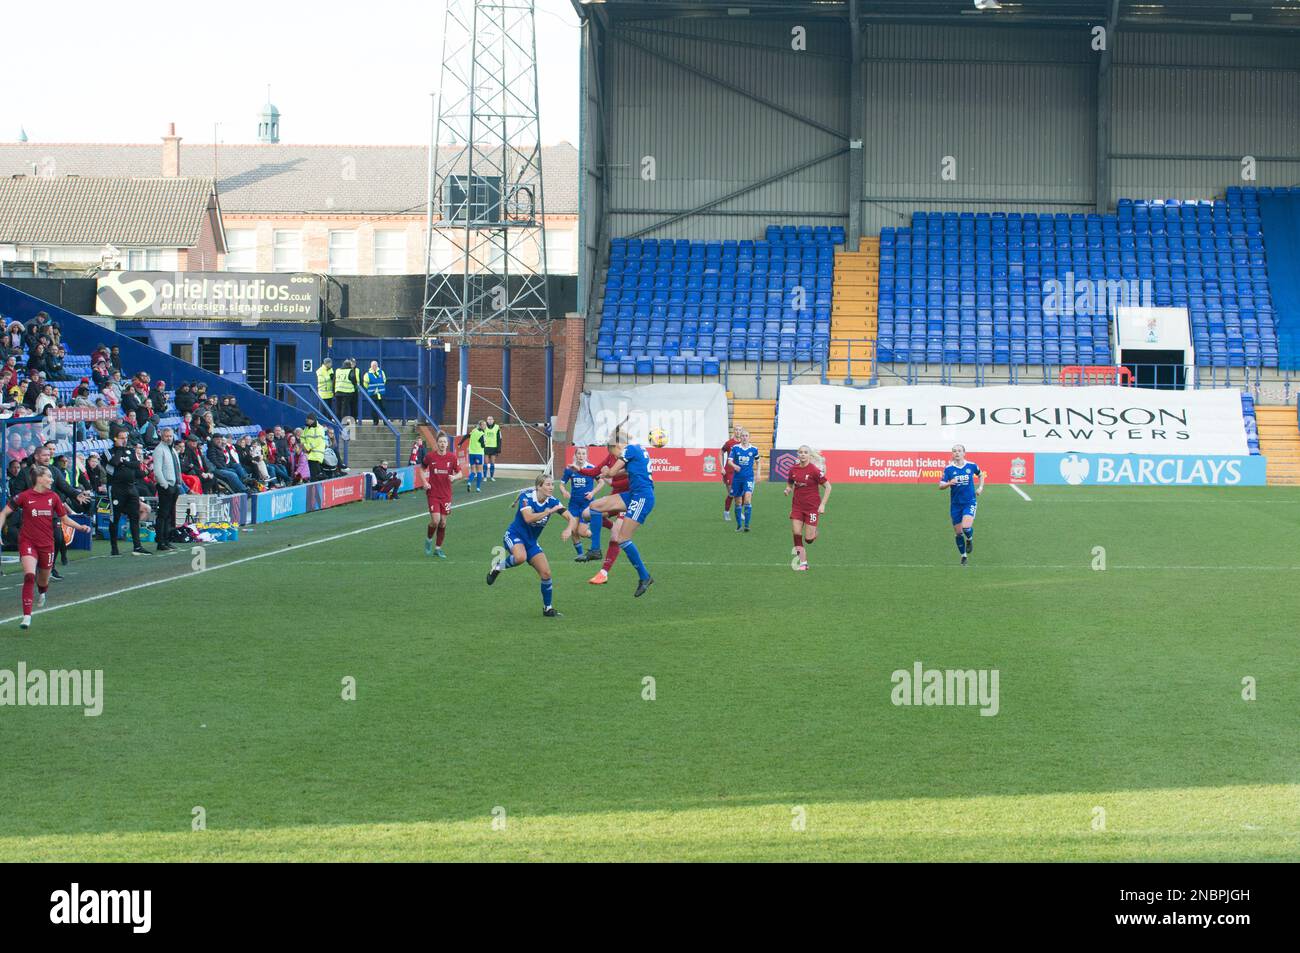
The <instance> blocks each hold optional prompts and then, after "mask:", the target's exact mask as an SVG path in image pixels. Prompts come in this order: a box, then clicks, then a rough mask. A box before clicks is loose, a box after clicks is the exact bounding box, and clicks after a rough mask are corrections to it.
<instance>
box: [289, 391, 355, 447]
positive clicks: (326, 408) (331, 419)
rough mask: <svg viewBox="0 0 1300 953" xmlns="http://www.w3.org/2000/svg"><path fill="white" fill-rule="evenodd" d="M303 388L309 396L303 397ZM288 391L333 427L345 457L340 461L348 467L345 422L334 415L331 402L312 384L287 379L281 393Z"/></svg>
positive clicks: (336, 441)
mask: <svg viewBox="0 0 1300 953" xmlns="http://www.w3.org/2000/svg"><path fill="white" fill-rule="evenodd" d="M302 388H306V390H307V398H304V397H303V394H302V393H301V389H302ZM286 391H288V392H289V393H290V394H292V395H293V396H294V397H296V398H298V399H299V400H301V401H302V402H303V403H304V404H306V405H307V407H308V408H310V410H311V412H312V413H314V414H317V416H318V417H320V418H322V419H323V420H324V421H325V422H326V423H327V424H328V425H329V426H330V427H332V428H333V430H334V441H335V443H336V444H338V446H339V447H340V448H341V449H342V451H343V457H342V460H341V461H340V462H341V463H342V464H343V466H345V467H346V466H347V465H348V443H349V441H347V440H343V439H341V438H342V436H343V430H344V427H343V422H342V421H340V420H339V419H338V418H337V417H335V416H334V411H333V410H331V409H330V405H329V404H327V403H325V398H323V397H321V396H320V394H318V393H316V389H315V388H314V387H312V386H311V385H310V384H291V383H287V382H285V381H281V382H280V393H282V394H283V393H284V392H286ZM308 398H309V399H308ZM313 402H314V403H313ZM317 406H319V407H320V411H319V412H318V411H317V410H316V407H317Z"/></svg>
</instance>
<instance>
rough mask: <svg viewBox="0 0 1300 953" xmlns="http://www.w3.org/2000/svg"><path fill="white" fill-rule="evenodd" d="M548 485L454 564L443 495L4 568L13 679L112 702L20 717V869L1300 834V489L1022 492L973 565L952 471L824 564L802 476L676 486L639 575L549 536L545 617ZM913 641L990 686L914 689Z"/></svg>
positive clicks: (480, 510)
mask: <svg viewBox="0 0 1300 953" xmlns="http://www.w3.org/2000/svg"><path fill="white" fill-rule="evenodd" d="M521 485H522V484H520V483H517V482H515V483H511V482H505V481H502V482H498V483H495V484H488V486H487V488H486V489H485V492H484V493H483V494H482V495H481V496H479V495H474V496H466V495H465V494H464V493H463V491H460V492H458V494H457V502H458V504H459V508H458V509H457V510H456V512H455V513H454V515H453V517H452V520H451V527H450V532H449V534H448V538H447V543H446V549H447V552H448V554H449V556H450V558H449V559H448V560H447V561H445V562H444V561H438V560H435V559H431V558H428V557H426V556H425V555H424V548H423V542H424V532H423V522H422V515H421V513H422V504H423V499H422V497H417V496H408V497H406V498H404V499H403V500H401V501H399V502H397V503H384V502H366V503H360V504H354V505H350V506H344V507H340V508H338V509H336V510H330V511H326V512H323V513H319V514H314V515H311V516H305V517H297V518H294V519H289V520H285V521H283V522H280V523H272V524H269V525H267V526H263V527H256V528H250V529H247V530H246V531H245V532H244V534H243V536H242V538H241V540H240V541H239V542H238V543H233V544H222V545H212V546H209V547H207V549H206V551H205V553H204V554H203V557H204V559H205V560H206V568H203V569H200V570H196V569H195V568H194V565H195V563H196V561H197V557H196V556H194V555H192V554H190V553H188V552H182V553H178V554H176V555H172V556H166V557H155V558H153V559H149V560H146V559H143V558H139V559H136V558H132V557H129V556H127V557H122V558H120V559H116V560H114V559H108V558H105V557H100V556H98V555H96V556H95V557H91V558H83V559H79V560H77V561H75V562H74V563H73V565H72V566H70V567H69V568H68V572H67V575H68V578H67V580H66V581H64V582H56V583H54V584H53V586H54V588H53V589H52V599H51V607H52V608H49V609H46V610H45V611H42V612H38V613H37V615H36V619H35V625H34V626H33V628H32V629H31V630H30V632H27V633H22V632H20V630H19V629H18V627H17V623H16V619H15V618H14V614H15V613H16V612H17V610H18V592H17V585H18V582H19V580H18V577H17V576H16V575H15V573H16V567H15V566H13V565H12V564H11V565H8V566H6V567H5V568H6V575H5V576H4V578H3V579H0V608H2V609H3V612H2V613H0V615H3V617H4V619H5V621H4V623H3V624H0V670H10V671H16V670H17V667H18V666H19V664H20V663H22V664H24V665H25V666H26V668H27V669H28V670H38V669H39V670H53V669H79V670H102V672H103V698H102V703H103V711H102V714H100V715H99V716H97V717H87V716H86V715H85V714H84V712H83V710H82V709H81V708H77V707H31V706H24V707H2V708H0V752H3V759H4V761H3V764H4V768H3V771H2V772H0V860H4V861H12V860H128V859H132V860H157V859H161V860H367V859H382V860H413V859H459V860H521V859H542V860H607V859H619V860H674V859H689V860H818V859H832V860H838V859H844V860H849V859H863V860H1125V861H1127V860H1142V859H1154V860H1229V859H1232V860H1290V859H1294V858H1295V857H1296V856H1298V855H1300V730H1297V729H1298V728H1300V718H1298V716H1300V651H1298V650H1297V647H1298V646H1300V638H1298V637H1297V636H1298V633H1297V620H1300V585H1298V584H1297V580H1298V579H1300V494H1297V492H1296V491H1295V490H1293V489H1287V488H1257V489H1233V490H1225V489H1102V488H1098V489H1091V488H1070V487H1060V488H1055V487H1028V488H1026V491H1027V492H1028V494H1029V496H1030V497H1032V499H1029V500H1026V499H1023V498H1022V497H1021V496H1020V495H1019V494H1018V493H1017V492H1016V491H1015V490H1013V489H1012V488H1010V487H1007V486H990V487H989V488H988V489H987V490H986V491H985V493H984V495H983V497H982V498H981V505H980V515H979V520H978V522H977V524H976V551H975V554H974V557H973V560H972V565H971V566H970V567H969V568H966V569H962V568H960V567H959V566H958V556H957V552H956V549H955V547H954V545H953V540H952V533H951V529H950V528H949V527H948V525H947V520H948V506H947V499H946V495H945V494H942V493H941V492H940V491H938V490H936V489H934V488H931V487H922V486H894V487H863V486H849V485H843V486H840V487H837V488H836V489H835V491H834V495H833V497H832V500H831V504H830V507H829V512H828V514H827V516H826V517H825V523H824V526H823V529H822V533H823V535H822V538H821V539H819V540H818V542H817V543H816V545H815V546H813V547H812V548H811V550H810V556H811V562H812V571H810V572H808V573H795V572H792V571H791V567H790V548H791V540H790V530H789V522H788V520H787V513H788V501H787V500H786V498H785V497H784V496H783V495H782V494H781V487H780V486H779V485H773V484H764V485H760V487H759V489H758V493H757V494H756V501H755V506H754V518H753V531H752V532H751V533H748V534H742V533H737V532H735V530H734V524H732V523H728V522H724V521H723V520H722V516H721V491H720V488H719V487H717V486H714V485H709V486H700V485H694V486H692V485H671V484H669V485H661V486H660V488H659V489H660V492H659V495H658V502H657V505H656V508H655V511H654V514H653V516H652V517H651V519H650V521H649V523H648V524H647V526H646V527H645V528H644V529H643V530H642V531H641V532H640V533H639V534H638V536H637V542H638V544H639V547H640V550H641V552H642V554H643V556H644V557H645V559H646V562H647V563H648V565H649V567H650V570H651V571H652V572H653V574H654V577H655V580H656V582H655V585H654V586H653V588H652V589H651V590H650V592H649V593H648V594H647V595H646V596H644V597H643V598H640V599H634V598H633V597H632V591H633V589H634V586H635V573H634V572H633V571H632V569H631V567H630V566H629V565H628V563H627V562H626V560H624V559H620V561H619V562H618V564H617V565H616V566H615V569H614V571H613V574H612V577H611V581H610V583H609V584H608V585H606V586H604V587H595V586H589V585H587V584H586V579H587V578H588V577H589V576H590V575H591V569H592V565H591V564H585V565H575V564H574V563H573V561H572V559H573V555H574V554H573V549H572V547H571V546H570V545H568V544H565V543H562V542H561V541H560V539H559V530H560V527H559V526H558V525H556V523H555V522H554V521H553V522H552V525H550V526H548V527H547V529H546V531H545V533H544V534H543V538H542V543H543V545H544V546H545V548H546V550H547V553H548V555H549V556H550V558H551V560H552V568H553V570H554V575H555V603H556V607H557V608H558V609H559V610H560V611H561V612H562V613H563V614H564V615H563V618H561V619H555V620H552V619H544V618H542V616H541V605H540V596H539V593H538V584H537V576H536V574H535V573H533V571H532V570H531V569H529V568H527V567H520V568H515V569H511V570H509V571H508V572H506V573H504V574H503V575H502V576H501V578H500V579H499V580H498V581H497V583H496V585H495V586H493V587H492V588H488V587H487V586H486V585H485V584H484V574H485V571H486V569H487V566H488V562H489V559H490V555H491V551H492V549H493V547H494V546H497V545H499V543H500V539H501V534H502V531H503V530H504V528H505V526H506V525H507V523H508V521H509V518H510V505H511V498H512V495H513V494H512V493H511V492H510V491H511V490H512V489H517V488H518V487H519V486H521ZM458 489H459V488H458ZM97 548H98V547H97ZM1103 566H1104V568H1102V567H1103ZM918 667H919V668H920V669H921V670H922V671H925V670H931V669H934V670H940V671H945V670H961V671H975V672H977V673H982V675H983V676H984V677H986V678H987V679H989V680H990V681H988V682H987V684H988V685H989V686H991V685H992V682H991V678H992V677H993V673H996V677H997V698H996V714H993V715H985V714H981V706H980V705H971V704H964V705H963V704H946V705H939V704H921V705H902V704H896V703H895V702H896V701H898V700H899V699H898V695H899V692H898V690H897V688H896V681H897V680H896V678H895V676H894V673H895V672H900V671H901V672H907V673H909V674H910V673H912V672H913V671H914V670H916V669H917V668H918ZM945 684H946V683H945ZM353 686H354V689H353ZM353 691H354V693H355V698H352V697H351V696H352V694H353ZM345 696H347V697H345ZM922 700H924V699H922ZM941 700H946V701H954V700H960V699H954V698H953V697H952V696H951V695H946V694H945V695H943V696H942V699H941ZM970 700H971V699H969V698H967V699H966V701H968V702H969V701H970ZM983 709H984V710H990V711H991V710H992V706H991V705H987V704H986V705H984V706H983ZM196 827H197V828H201V829H199V830H195V828H196Z"/></svg>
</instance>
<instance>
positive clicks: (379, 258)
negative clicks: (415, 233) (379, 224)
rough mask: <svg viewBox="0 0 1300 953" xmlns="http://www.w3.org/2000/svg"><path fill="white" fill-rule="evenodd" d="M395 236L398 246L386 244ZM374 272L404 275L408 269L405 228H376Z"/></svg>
mask: <svg viewBox="0 0 1300 953" xmlns="http://www.w3.org/2000/svg"><path fill="white" fill-rule="evenodd" d="M393 236H397V244H400V248H399V247H395V246H394V247H390V246H388V245H387V244H386V242H387V241H389V240H391V239H392V237H393ZM373 243H374V253H375V257H374V263H375V267H374V273H375V274H377V275H404V274H406V273H407V272H408V271H409V268H408V267H407V264H406V229H404V228H376V229H375V234H374V239H373Z"/></svg>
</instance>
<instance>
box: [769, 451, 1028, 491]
mask: <svg viewBox="0 0 1300 953" xmlns="http://www.w3.org/2000/svg"><path fill="white" fill-rule="evenodd" d="M822 456H823V457H825V459H826V478H827V479H828V480H830V481H831V482H832V483H938V482H939V480H940V479H941V478H942V476H943V468H944V467H946V466H947V465H948V464H949V463H950V462H951V461H952V454H951V453H950V452H949V451H946V450H942V451H936V452H934V453H926V452H922V451H915V450H824V451H822ZM969 459H970V460H971V461H972V462H974V463H977V464H978V465H979V468H980V470H981V471H983V472H984V474H985V479H986V480H987V481H988V482H989V483H1033V482H1034V455H1033V454H1032V453H975V454H971V456H970V457H969ZM794 461H795V452H794V451H793V450H773V451H772V474H771V479H773V480H783V479H785V474H786V473H788V472H789V471H790V467H791V466H792V465H793V464H794Z"/></svg>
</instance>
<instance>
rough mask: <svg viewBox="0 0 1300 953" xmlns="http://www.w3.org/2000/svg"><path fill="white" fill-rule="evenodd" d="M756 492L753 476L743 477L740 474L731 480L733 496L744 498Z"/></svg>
mask: <svg viewBox="0 0 1300 953" xmlns="http://www.w3.org/2000/svg"><path fill="white" fill-rule="evenodd" d="M753 492H754V478H753V476H748V477H743V476H741V475H740V474H739V473H737V474H736V475H735V476H733V477H732V478H731V495H732V496H744V495H745V494H746V493H753Z"/></svg>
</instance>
